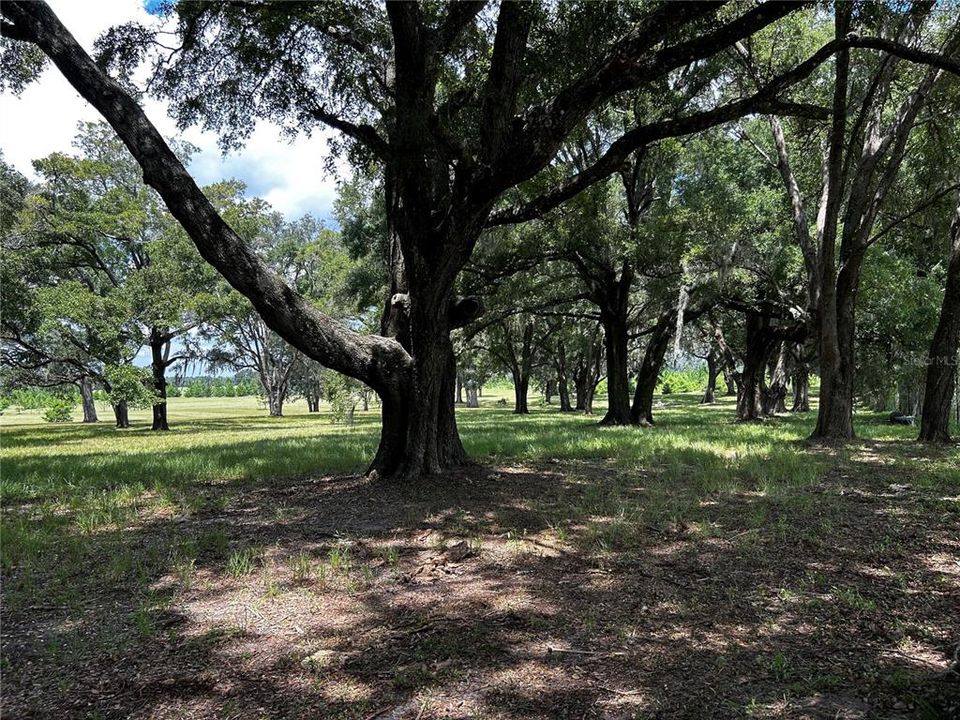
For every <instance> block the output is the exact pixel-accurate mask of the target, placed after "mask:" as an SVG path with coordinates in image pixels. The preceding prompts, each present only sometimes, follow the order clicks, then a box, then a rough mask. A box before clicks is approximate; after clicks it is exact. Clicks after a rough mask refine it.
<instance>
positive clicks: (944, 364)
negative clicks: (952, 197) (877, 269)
mask: <svg viewBox="0 0 960 720" xmlns="http://www.w3.org/2000/svg"><path fill="white" fill-rule="evenodd" d="M950 238H951V253H950V263H949V265H948V267H947V286H946V290H945V291H944V293H943V305H942V306H941V308H940V320H939V322H938V323H937V329H936V331H935V332H934V334H933V341H932V342H931V343H930V353H929V355H928V360H927V377H926V383H925V385H924V392H923V415H922V416H921V418H920V437H919V439H920V440H922V441H924V442H937V443H947V442H950V404H951V403H952V402H953V390H954V386H955V383H956V382H957V353H958V352H960V205H958V206H957V209H956V211H955V213H954V217H953V222H952V223H951V225H950Z"/></svg>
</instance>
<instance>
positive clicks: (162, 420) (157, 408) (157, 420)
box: [150, 327, 170, 430]
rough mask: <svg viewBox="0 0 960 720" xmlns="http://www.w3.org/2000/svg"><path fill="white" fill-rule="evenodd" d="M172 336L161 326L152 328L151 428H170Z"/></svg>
mask: <svg viewBox="0 0 960 720" xmlns="http://www.w3.org/2000/svg"><path fill="white" fill-rule="evenodd" d="M169 343H170V338H169V337H167V336H166V335H165V334H164V333H163V332H162V331H161V329H160V328H157V327H153V328H150V358H151V370H152V371H153V392H154V394H155V396H156V398H155V400H154V403H153V424H152V425H151V427H150V429H151V430H169V429H170V426H169V425H168V424H167V377H166V374H167V354H168V353H167V352H165V350H166V349H167V348H168V346H169Z"/></svg>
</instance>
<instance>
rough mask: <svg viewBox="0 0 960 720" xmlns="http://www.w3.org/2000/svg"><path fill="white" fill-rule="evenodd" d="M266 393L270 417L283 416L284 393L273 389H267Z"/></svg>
mask: <svg viewBox="0 0 960 720" xmlns="http://www.w3.org/2000/svg"><path fill="white" fill-rule="evenodd" d="M266 393H267V411H268V412H269V413H270V417H283V401H284V399H285V395H286V393H285V392H281V391H279V390H274V389H268V390H267V391H266Z"/></svg>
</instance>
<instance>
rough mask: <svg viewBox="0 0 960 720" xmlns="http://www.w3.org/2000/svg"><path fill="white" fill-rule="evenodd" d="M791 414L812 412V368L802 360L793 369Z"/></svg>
mask: <svg viewBox="0 0 960 720" xmlns="http://www.w3.org/2000/svg"><path fill="white" fill-rule="evenodd" d="M790 412H810V368H809V367H808V366H807V363H806V362H805V361H803V360H802V359H801V360H798V361H797V364H796V367H794V369H793V407H791V408H790Z"/></svg>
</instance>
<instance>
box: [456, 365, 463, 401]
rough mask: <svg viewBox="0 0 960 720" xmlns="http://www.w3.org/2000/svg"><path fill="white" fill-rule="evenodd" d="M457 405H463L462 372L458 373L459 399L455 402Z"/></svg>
mask: <svg viewBox="0 0 960 720" xmlns="http://www.w3.org/2000/svg"><path fill="white" fill-rule="evenodd" d="M455 403H456V404H457V405H463V375H461V373H460V371H459V370H458V371H457V399H456V401H455Z"/></svg>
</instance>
